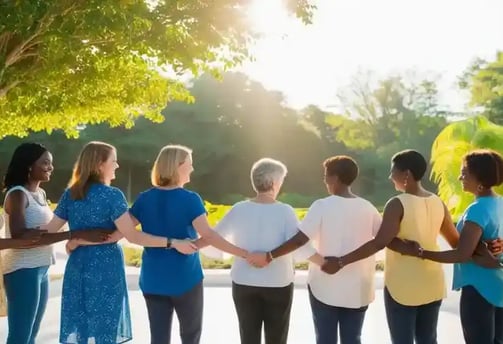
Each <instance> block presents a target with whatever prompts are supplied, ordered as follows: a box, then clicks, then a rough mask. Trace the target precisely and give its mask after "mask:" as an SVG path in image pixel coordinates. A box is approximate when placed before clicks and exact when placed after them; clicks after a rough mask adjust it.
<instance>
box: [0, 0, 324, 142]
mask: <svg viewBox="0 0 503 344" xmlns="http://www.w3.org/2000/svg"><path fill="white" fill-rule="evenodd" d="M248 2H249V1H246V0H216V1H191V0H179V1H165V0H164V1H163V0H160V1H146V0H123V1H112V0H89V1H84V0H34V1H14V0H1V1H0V13H1V16H0V137H1V136H5V135H20V136H23V135H26V134H28V132H29V131H40V130H47V131H49V132H50V131H51V130H53V129H63V130H64V131H65V132H66V134H68V135H72V136H75V135H76V134H77V133H78V131H77V128H78V127H79V126H80V125H83V124H96V123H102V122H108V123H110V124H111V125H112V126H117V125H126V126H131V125H133V123H134V120H135V119H136V118H137V117H138V116H145V117H146V118H148V119H150V120H154V121H160V120H161V119H162V116H161V114H160V112H161V110H162V109H163V108H164V107H165V106H166V103H167V102H170V101H174V100H178V101H191V100H193V98H192V97H191V95H190V93H189V92H188V91H187V89H186V88H185V86H184V85H183V84H182V83H180V82H179V81H178V80H179V79H178V78H176V77H175V76H177V75H182V74H185V73H192V74H193V75H196V76H197V75H198V74H199V73H200V72H201V71H209V72H212V73H218V72H219V71H222V70H225V69H228V68H230V67H233V66H235V65H237V64H239V63H241V62H242V61H243V60H244V59H246V58H247V57H249V52H248V48H249V45H250V43H251V42H252V41H253V39H254V37H255V34H254V32H253V31H252V30H251V29H250V26H249V25H248V23H247V20H246V18H247V17H246V13H245V7H246V5H247V3H248ZM286 4H287V6H288V8H289V9H290V10H291V11H292V12H293V13H295V14H296V15H297V16H298V17H299V18H301V19H302V20H303V21H304V22H306V23H308V22H310V20H311V15H312V11H313V10H314V6H313V5H311V4H310V3H309V1H308V0H287V1H286Z"/></svg>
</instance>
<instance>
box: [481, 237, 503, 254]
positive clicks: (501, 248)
mask: <svg viewBox="0 0 503 344" xmlns="http://www.w3.org/2000/svg"><path fill="white" fill-rule="evenodd" d="M485 243H486V244H487V248H488V249H489V251H491V253H492V254H493V255H495V256H497V255H499V254H501V253H503V240H502V239H500V238H496V239H494V240H487V241H485Z"/></svg>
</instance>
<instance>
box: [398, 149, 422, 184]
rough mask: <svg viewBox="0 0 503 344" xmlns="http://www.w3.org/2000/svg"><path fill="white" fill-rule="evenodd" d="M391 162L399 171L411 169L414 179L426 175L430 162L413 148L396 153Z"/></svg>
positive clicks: (417, 179) (419, 178)
mask: <svg viewBox="0 0 503 344" xmlns="http://www.w3.org/2000/svg"><path fill="white" fill-rule="evenodd" d="M391 162H392V163H393V165H394V166H395V168H396V169H398V170H399V171H402V172H405V171H407V170H408V171H410V173H412V176H413V177H414V180H416V181H419V180H421V179H422V178H423V177H424V174H425V173H426V169H427V168H428V163H427V162H426V159H425V158H424V156H423V155H422V154H421V153H419V152H418V151H415V150H413V149H406V150H403V151H401V152H398V153H396V154H395V155H393V157H392V158H391Z"/></svg>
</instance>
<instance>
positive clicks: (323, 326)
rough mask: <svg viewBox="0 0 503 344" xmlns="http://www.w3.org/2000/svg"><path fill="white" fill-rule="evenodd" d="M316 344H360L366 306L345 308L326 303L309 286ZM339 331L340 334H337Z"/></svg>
mask: <svg viewBox="0 0 503 344" xmlns="http://www.w3.org/2000/svg"><path fill="white" fill-rule="evenodd" d="M309 301H310V302H311V310H312V312H313V321H314V331H315V333H316V344H337V342H338V337H339V336H340V338H341V343H342V344H360V343H361V335H362V327H363V321H364V320H365V313H366V311H367V308H368V306H364V307H361V308H345V307H336V306H331V305H327V304H325V303H323V302H321V301H320V300H318V299H317V298H316V297H315V296H314V295H313V293H312V292H311V288H309ZM339 331H340V335H339Z"/></svg>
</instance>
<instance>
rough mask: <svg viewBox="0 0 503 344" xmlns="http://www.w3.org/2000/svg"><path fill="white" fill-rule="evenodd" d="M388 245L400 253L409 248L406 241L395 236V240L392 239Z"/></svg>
mask: <svg viewBox="0 0 503 344" xmlns="http://www.w3.org/2000/svg"><path fill="white" fill-rule="evenodd" d="M386 247H387V248H389V249H390V250H392V251H395V252H398V253H403V252H404V250H406V249H407V245H406V244H405V243H404V241H403V240H402V239H399V238H393V240H391V242H390V243H389V244H388V245H386Z"/></svg>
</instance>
